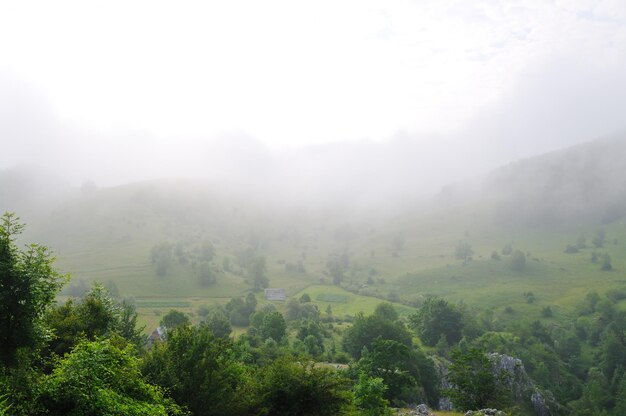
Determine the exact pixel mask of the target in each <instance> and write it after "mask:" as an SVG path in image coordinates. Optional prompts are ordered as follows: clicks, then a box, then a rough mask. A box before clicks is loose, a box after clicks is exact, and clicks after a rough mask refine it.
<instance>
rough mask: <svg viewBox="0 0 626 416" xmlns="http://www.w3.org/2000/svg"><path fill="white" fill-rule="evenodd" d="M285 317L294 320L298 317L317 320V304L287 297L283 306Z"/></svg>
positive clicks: (318, 314) (318, 317) (318, 316)
mask: <svg viewBox="0 0 626 416" xmlns="http://www.w3.org/2000/svg"><path fill="white" fill-rule="evenodd" d="M285 319H287V320H288V321H295V320H298V319H312V320H314V321H318V320H319V319H320V310H319V308H318V307H317V305H314V304H312V303H310V302H304V303H303V302H302V301H301V300H300V301H298V300H296V299H289V301H287V305H286V307H285Z"/></svg>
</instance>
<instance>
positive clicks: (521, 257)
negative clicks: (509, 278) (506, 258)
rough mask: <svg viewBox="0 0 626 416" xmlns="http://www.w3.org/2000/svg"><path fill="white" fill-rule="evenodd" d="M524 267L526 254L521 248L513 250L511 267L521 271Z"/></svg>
mask: <svg viewBox="0 0 626 416" xmlns="http://www.w3.org/2000/svg"><path fill="white" fill-rule="evenodd" d="M525 268H526V255H525V254H524V252H523V251H521V250H515V251H514V252H513V254H511V269H513V270H515V271H517V272H521V271H523V270H524V269H525Z"/></svg>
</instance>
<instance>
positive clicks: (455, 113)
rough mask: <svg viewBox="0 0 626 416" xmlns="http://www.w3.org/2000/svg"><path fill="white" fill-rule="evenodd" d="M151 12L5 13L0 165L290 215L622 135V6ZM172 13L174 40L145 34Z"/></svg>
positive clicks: (386, 198) (412, 190)
mask: <svg viewBox="0 0 626 416" xmlns="http://www.w3.org/2000/svg"><path fill="white" fill-rule="evenodd" d="M39 6H41V5H39ZM144 6H146V7H148V9H147V10H146V16H145V17H146V19H145V20H142V19H141V18H140V16H141V10H142V9H141V7H139V6H133V7H131V8H130V9H129V10H128V11H127V12H128V15H127V16H125V17H124V18H122V17H119V16H117V14H116V13H117V12H119V11H120V10H122V9H121V5H119V4H115V3H113V4H112V5H110V6H106V7H104V6H103V11H102V13H103V14H102V17H101V19H102V20H99V17H98V16H99V15H98V13H96V12H95V11H94V10H90V9H89V8H88V7H86V6H82V5H78V4H72V3H63V4H62V5H61V6H60V7H59V9H60V11H59V10H57V11H51V10H48V11H49V12H50V13H52V14H51V15H50V19H49V20H46V19H44V17H43V15H42V13H43V12H44V11H45V10H47V9H46V8H44V9H42V10H39V9H37V8H36V7H35V8H32V7H24V8H21V7H18V6H15V7H13V8H11V7H9V6H6V5H5V6H1V7H2V8H4V9H5V10H4V11H5V12H6V13H4V14H3V15H4V16H5V18H4V22H3V21H2V18H0V22H3V23H6V25H4V29H2V31H1V32H0V34H2V35H6V36H0V37H1V38H2V40H0V52H5V53H2V54H0V56H2V57H0V147H1V148H2V151H1V152H0V169H2V170H9V169H14V168H16V167H20V169H22V170H28V169H35V170H36V172H39V173H36V175H38V176H45V177H46V178H47V179H48V181H50V178H51V177H58V182H59V183H64V184H68V185H70V186H73V187H79V186H80V185H81V184H82V183H84V182H85V181H93V182H95V184H97V185H98V186H104V187H106V186H114V185H120V184H125V183H130V182H136V181H144V180H152V179H159V178H202V179H204V180H206V181H207V183H210V184H213V185H219V186H220V187H223V188H224V189H232V190H237V191H240V192H241V193H243V194H249V195H255V196H259V197H261V196H262V197H263V198H266V199H272V200H276V201H282V202H288V203H290V204H292V203H296V204H298V203H303V204H307V205H311V204H313V205H323V204H325V203H329V202H341V203H343V204H347V205H353V206H372V205H381V206H382V205H408V206H412V205H413V204H417V203H419V201H421V200H422V199H424V198H429V197H431V196H433V195H435V194H437V193H439V192H440V191H441V189H442V188H443V187H444V186H448V185H450V184H457V185H458V184H461V185H460V186H461V188H462V187H463V186H465V184H468V183H473V182H480V181H481V178H482V177H484V176H485V175H487V174H488V173H489V172H491V171H492V170H494V169H496V168H498V167H499V166H503V165H506V164H508V163H510V162H512V161H515V160H518V159H522V158H527V157H530V156H533V155H538V154H542V153H545V152H548V151H552V150H555V149H560V148H564V147H567V146H571V145H574V144H578V143H582V142H585V141H589V140H592V139H596V138H599V137H604V136H613V137H617V136H620V135H622V134H623V131H624V128H625V127H626V123H624V119H623V109H624V108H626V78H625V77H624V76H623V74H624V73H626V8H625V7H624V6H623V5H622V4H620V3H619V2H608V1H604V2H574V3H569V4H567V5H565V4H561V3H560V2H556V3H555V4H551V5H544V6H540V5H534V4H526V3H524V2H520V3H519V4H516V5H514V6H510V5H509V3H508V2H497V1H493V2H487V3H484V4H481V5H466V4H464V3H455V2H441V3H440V2H434V3H430V2H425V3H424V4H418V5H416V4H410V3H404V2H398V3H395V2H394V3H392V4H390V5H388V6H385V5H384V4H377V3H376V2H372V3H368V4H367V5H361V4H360V3H359V2H356V3H350V4H348V3H347V4H346V5H344V6H342V7H341V8H340V9H336V8H334V7H333V6H332V5H330V4H325V3H320V5H319V6H317V7H314V8H307V9H304V8H303V9H302V10H300V9H298V8H297V7H296V6H293V5H287V4H281V3H271V4H268V5H267V7H265V6H264V8H263V10H257V8H256V7H254V8H253V9H251V10H250V12H259V13H261V14H260V17H259V20H262V21H263V22H265V24H261V23H259V22H256V21H254V19H252V17H251V16H249V15H248V13H242V14H238V12H237V10H234V9H230V8H229V9H228V10H221V9H220V10H213V9H210V10H206V9H204V8H203V7H202V6H201V5H199V4H193V3H190V4H187V5H185V7H181V9H180V10H176V11H171V10H170V9H167V8H166V7H165V6H164V5H163V4H155V5H154V6H152V3H150V5H149V6H147V5H145V4H144ZM246 6H250V4H246ZM279 11H283V12H284V13H285V15H284V16H283V17H279V16H278V15H275V14H274V13H277V12H279ZM63 12H68V13H70V15H69V17H67V16H66V17H63V16H62V14H63ZM168 12H173V13H174V15H175V16H174V17H172V18H171V19H172V20H171V22H170V23H171V24H172V25H173V26H172V27H171V28H170V30H171V31H168V32H167V33H170V34H171V39H170V41H171V44H170V43H167V36H165V35H163V34H162V33H161V32H160V29H159V25H158V24H157V23H158V22H159V21H161V20H159V19H165V20H164V21H168V20H167V19H169V17H168V16H167V13H168ZM211 13H213V14H215V13H217V17H216V16H215V15H213V14H211ZM220 13H221V14H222V15H223V17H224V19H225V20H224V19H222V21H221V23H220V25H219V27H217V28H213V29H206V26H208V25H210V23H211V22H215V19H217V20H220V19H219V16H220ZM307 13H310V16H309V17H307V16H308V15H307ZM420 13H424V15H422V14H420ZM0 14H2V13H0ZM196 14H200V15H203V16H204V15H206V16H209V15H211V17H210V18H209V19H208V21H207V22H205V24H204V25H203V24H202V22H201V21H199V20H200V19H199V17H198V16H197V15H196ZM405 14H407V15H405ZM281 16H282V15H281ZM351 16H352V17H354V19H353V20H349V18H350V17H351ZM407 16H413V17H415V18H416V21H415V27H413V26H412V25H411V22H409V21H407ZM418 17H419V18H418ZM11 18H13V20H12V21H11V22H9V19H11ZM29 18H32V20H29ZM235 18H241V19H243V21H241V20H237V19H235ZM309 18H310V19H311V21H309ZM54 19H57V21H56V23H58V24H60V25H63V24H65V25H69V29H68V28H65V29H61V28H58V27H56V26H55V20H54ZM81 19H84V20H81ZM120 19H121V20H120ZM150 19H155V20H150ZM228 19H234V20H232V21H231V22H230V24H229V20H228ZM290 19H291V20H290ZM409 20H410V19H409ZM111 22H114V23H118V24H119V30H118V31H115V30H114V29H112V31H113V32H115V33H113V34H111V35H110V36H104V34H103V32H102V31H103V30H104V29H105V27H106V26H107V24H108V23H111ZM90 23H94V24H95V28H91V27H90ZM300 23H302V25H301V26H300ZM20 24H23V25H26V29H30V30H32V32H30V34H29V35H28V36H26V32H25V30H26V29H25V28H20ZM272 24H275V25H276V27H275V28H274V29H275V30H273V29H271V26H272ZM324 24H326V25H328V26H327V27H326V26H324ZM185 25H191V26H193V27H194V28H195V29H194V30H191V29H190V30H189V31H185V30H183V28H184V27H185ZM246 25H248V26H246ZM0 26H2V25H0ZM174 29H176V30H178V29H180V31H179V32H180V33H174V32H175V30H174ZM47 30H49V32H46V31H47ZM57 30H58V32H57ZM206 30H213V31H215V32H211V33H209V32H206ZM247 30H249V31H247ZM8 35H12V40H9V39H10V37H9V36H8ZM217 35H228V36H231V37H228V36H226V37H223V38H220V37H217V38H216V37H215V36H217ZM235 35H236V36H235ZM48 36H49V38H47V37H48ZM83 36H84V37H86V39H82V40H81V37H83ZM203 36H204V37H205V38H203ZM257 36H258V37H259V39H260V40H259V39H256V40H255V37H257ZM55 41H59V42H57V43H55ZM61 41H65V42H66V44H63V43H62V42H61ZM9 42H12V43H11V45H9ZM272 42H273V43H272ZM127 44H130V45H131V46H132V48H131V46H124V45H127ZM272 45H273V46H272ZM79 46H80V47H81V48H83V49H77V48H78V47H79ZM46 48H47V49H46ZM116 48H118V49H119V50H117V51H116ZM142 48H144V49H142ZM155 48H158V49H159V50H158V51H155ZM197 48H206V50H207V54H203V53H202V52H201V49H197ZM255 48H257V49H258V48H260V52H258V53H256V54H254V51H255ZM320 48H321V49H324V48H326V49H325V51H324V52H320ZM350 48H353V49H350ZM44 49H46V51H47V52H46V53H44ZM428 51H429V52H428ZM427 52H428V53H427ZM160 54H163V55H160ZM246 54H250V56H248V58H249V59H248V58H246V59H244V58H242V57H241V56H240V55H242V56H243V55H246ZM285 54H287V55H285ZM290 54H291V55H290ZM157 56H160V58H159V59H161V60H163V61H159V62H155V59H156V57H157ZM290 56H291V58H290ZM142 57H143V58H142ZM144 58H145V59H144ZM142 59H144V60H142ZM116 60H117V61H116ZM124 68H126V69H124ZM204 70H206V73H203V71H204ZM222 84H223V88H222V87H219V88H218V85H222ZM41 172H45V173H41ZM468 186H469V185H468ZM43 188H48V189H50V188H51V186H50V185H45V186H43ZM5 197H6V195H5Z"/></svg>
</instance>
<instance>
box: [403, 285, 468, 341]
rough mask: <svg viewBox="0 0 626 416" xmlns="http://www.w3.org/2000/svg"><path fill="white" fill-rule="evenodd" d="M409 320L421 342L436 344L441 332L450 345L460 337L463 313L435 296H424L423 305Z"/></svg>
mask: <svg viewBox="0 0 626 416" xmlns="http://www.w3.org/2000/svg"><path fill="white" fill-rule="evenodd" d="M409 320H410V321H411V323H412V324H413V326H414V327H415V329H416V331H417V334H418V335H419V337H420V339H421V340H422V342H423V343H424V344H426V345H428V346H431V347H433V346H435V345H436V344H437V342H438V341H439V339H440V338H441V335H442V334H443V335H445V337H446V339H447V341H448V343H450V345H452V344H456V343H457V342H459V340H460V339H461V337H462V330H463V315H462V314H461V313H460V312H459V311H457V310H456V308H455V307H454V306H452V305H450V304H449V303H448V302H447V301H445V300H444V299H441V298H438V297H436V296H429V297H428V298H426V301H425V302H424V305H422V307H421V308H420V309H419V310H418V311H417V312H416V313H414V314H413V315H411V316H410V317H409Z"/></svg>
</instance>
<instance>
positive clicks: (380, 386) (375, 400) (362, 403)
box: [353, 372, 392, 416]
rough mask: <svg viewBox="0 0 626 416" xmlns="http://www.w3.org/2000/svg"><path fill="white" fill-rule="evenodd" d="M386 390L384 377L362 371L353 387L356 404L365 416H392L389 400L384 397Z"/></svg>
mask: <svg viewBox="0 0 626 416" xmlns="http://www.w3.org/2000/svg"><path fill="white" fill-rule="evenodd" d="M386 390H387V386H385V383H384V382H383V379H382V378H380V377H369V376H368V375H367V374H365V373H364V372H361V373H360V374H359V379H358V381H357V382H356V384H355V385H354V388H353V391H354V404H355V406H356V407H357V409H359V411H360V412H361V414H362V415H363V416H390V415H391V414H392V412H391V409H389V407H388V405H389V401H388V400H386V399H385V397H384V395H385V391H386Z"/></svg>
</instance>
